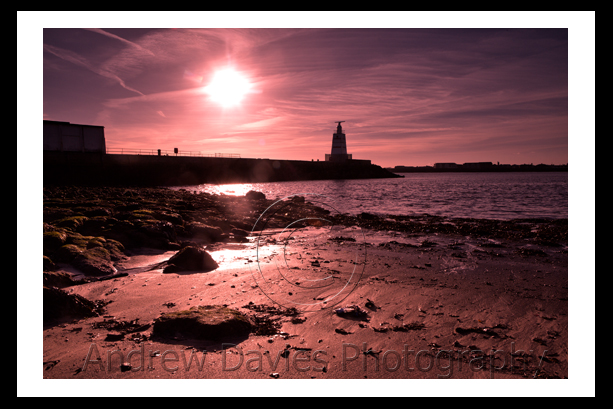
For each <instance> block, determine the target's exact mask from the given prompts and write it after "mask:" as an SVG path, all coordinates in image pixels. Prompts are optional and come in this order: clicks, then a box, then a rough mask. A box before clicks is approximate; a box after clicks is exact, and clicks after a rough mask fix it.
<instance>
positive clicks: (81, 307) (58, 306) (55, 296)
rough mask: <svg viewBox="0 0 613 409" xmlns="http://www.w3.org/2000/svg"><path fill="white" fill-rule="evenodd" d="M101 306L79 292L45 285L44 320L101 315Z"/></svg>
mask: <svg viewBox="0 0 613 409" xmlns="http://www.w3.org/2000/svg"><path fill="white" fill-rule="evenodd" d="M100 312H101V308H100V307H99V306H98V305H97V304H96V303H94V302H93V301H90V300H88V299H87V298H84V297H82V296H80V295H78V294H68V293H67V292H66V291H64V290H60V289H59V288H56V287H47V286H43V321H44V322H50V321H54V320H62V319H68V318H72V319H74V318H77V319H81V318H87V317H96V316H98V315H100Z"/></svg>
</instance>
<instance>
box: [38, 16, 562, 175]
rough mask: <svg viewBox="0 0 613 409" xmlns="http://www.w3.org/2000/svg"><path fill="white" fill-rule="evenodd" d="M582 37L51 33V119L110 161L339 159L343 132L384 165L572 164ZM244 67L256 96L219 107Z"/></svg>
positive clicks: (46, 50)
mask: <svg viewBox="0 0 613 409" xmlns="http://www.w3.org/2000/svg"><path fill="white" fill-rule="evenodd" d="M568 48H569V43H568V30H567V29H566V28H561V29H531V28H527V29H378V28H373V29H366V28H363V29H336V28H332V29H328V28H312V29H311V28H307V29H300V28H289V29H274V28H273V29H266V28H255V29H188V28H178V29H143V28H136V29H127V28H126V29H124V28H121V29H117V28H101V29H80V28H49V29H44V30H43V47H42V50H43V119H50V120H58V121H68V122H72V123H81V124H92V125H102V126H104V127H105V134H106V140H107V148H124V149H149V150H153V149H162V150H172V149H173V148H175V147H176V148H179V150H181V151H199V152H202V153H238V154H240V155H241V157H245V158H271V159H273V158H274V159H296V160H311V159H315V160H317V159H319V160H323V159H324V155H325V154H326V153H329V152H330V147H331V140H332V134H333V133H334V130H335V127H336V124H335V123H334V122H335V121H341V120H342V121H346V122H345V123H344V124H343V127H344V129H345V130H346V134H347V145H348V152H349V153H352V154H353V157H354V158H356V159H370V160H371V161H372V162H373V163H375V164H378V165H381V166H386V167H387V166H396V165H407V166H423V165H432V164H434V163H435V162H456V163H464V162H476V161H488V162H489V161H491V162H494V163H496V162H500V163H510V164H522V163H534V164H538V163H546V164H565V163H567V162H568V149H569V146H568V137H569V133H568V119H569V115H568V95H569V93H568V80H569V79H568V76H569V70H568V52H569V49H568ZM226 67H232V68H233V69H234V70H236V71H237V72H238V73H240V74H241V75H242V76H243V77H244V78H245V79H246V80H247V81H248V82H249V83H250V85H251V88H250V91H249V92H248V93H247V94H245V96H244V97H243V99H242V101H241V102H240V104H238V105H236V106H233V107H223V106H222V105H221V104H219V103H218V102H216V101H214V100H212V98H211V96H210V95H209V94H207V93H206V92H205V89H206V88H205V87H207V86H208V85H209V84H210V81H211V80H212V78H213V76H214V74H215V73H216V72H217V71H219V70H221V69H223V68H226Z"/></svg>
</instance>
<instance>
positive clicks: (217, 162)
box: [43, 151, 400, 186]
mask: <svg viewBox="0 0 613 409" xmlns="http://www.w3.org/2000/svg"><path fill="white" fill-rule="evenodd" d="M390 177H400V176H398V175H396V174H394V173H392V172H390V171H388V170H385V169H383V168H382V167H380V166H377V165H372V164H370V163H369V162H368V161H349V162H345V163H334V162H312V161H294V160H274V159H244V158H215V157H182V156H154V155H111V154H104V153H84V152H54V151H44V152H43V183H44V184H45V185H69V184H70V185H82V186H180V185H195V184H200V183H263V182H279V181H296V180H324V179H372V178H390Z"/></svg>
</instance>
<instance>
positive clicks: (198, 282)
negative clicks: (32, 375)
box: [42, 192, 568, 379]
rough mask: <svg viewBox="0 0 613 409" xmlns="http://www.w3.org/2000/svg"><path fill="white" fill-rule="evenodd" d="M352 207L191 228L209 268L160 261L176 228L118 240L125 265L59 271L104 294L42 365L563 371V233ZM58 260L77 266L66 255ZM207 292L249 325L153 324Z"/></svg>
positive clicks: (377, 374)
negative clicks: (203, 230) (329, 221)
mask: <svg viewBox="0 0 613 409" xmlns="http://www.w3.org/2000/svg"><path fill="white" fill-rule="evenodd" d="M177 194H179V193H177ZM181 194H183V195H186V194H187V193H185V192H183V193H181ZM51 196H52V195H51V194H49V195H48V197H51ZM207 200H213V199H212V198H208V199H207ZM232 200H234V201H235V202H234V203H235V204H236V203H238V202H237V201H240V200H246V199H245V198H239V199H232ZM240 203H243V202H240ZM268 204H269V203H268V202H266V203H262V204H261V205H260V207H259V209H261V208H265V207H266V206H267V205H268ZM303 207H304V206H303ZM254 208H255V206H254ZM251 210H253V209H251ZM251 210H250V211H251ZM115 212H116V211H115ZM51 213H53V212H52V211H51V210H49V211H48V214H51ZM116 213H117V212H116ZM247 213H249V211H247ZM247 213H245V214H247ZM252 213H253V212H252ZM255 215H257V212H256V213H254V215H253V216H252V217H255ZM286 215H287V214H286ZM64 216H65V215H64ZM291 216H292V215H291V214H290V215H289V216H288V217H291ZM54 217H55V216H54ZM115 217H118V216H117V214H115ZM212 217H213V216H211V217H210V218H212ZM49 219H51V218H49ZM341 219H343V218H341ZM341 219H337V220H341ZM345 219H346V218H345ZM242 220H243V222H244V223H246V221H245V219H242ZM361 220H362V223H361V226H358V227H356V226H355V225H353V226H351V225H350V223H346V224H345V225H344V226H339V225H337V226H336V227H334V228H331V227H330V226H318V225H316V224H314V225H311V226H306V227H303V228H300V229H295V230H292V232H291V234H289V233H288V230H287V229H286V230H283V229H282V228H280V227H281V226H280V225H279V226H272V227H271V229H265V230H262V231H256V232H253V231H252V232H249V234H248V236H247V237H246V238H243V236H241V237H240V240H237V238H238V236H237V235H235V236H232V235H229V236H227V237H226V238H225V239H223V240H219V241H215V242H210V241H209V242H207V243H204V242H202V241H200V242H197V243H196V245H198V246H201V247H202V248H204V249H205V250H206V251H207V252H208V253H209V254H210V255H211V256H212V258H213V259H214V260H215V262H216V263H217V264H218V268H216V269H214V270H212V271H208V272H202V271H180V272H174V273H173V272H164V266H165V262H167V261H168V260H169V259H170V257H172V256H173V255H174V254H176V253H177V252H178V251H179V250H180V248H181V245H180V243H179V242H180V240H177V244H178V245H177V246H167V247H170V248H149V247H138V248H136V247H135V248H134V249H132V250H130V251H128V250H125V252H124V253H125V256H124V257H120V258H118V259H117V260H116V261H115V262H114V266H115V269H116V272H117V273H126V274H120V275H118V276H115V278H111V279H106V280H99V281H96V280H94V281H91V282H85V283H80V284H72V285H66V286H62V291H65V292H66V293H67V294H70V295H79V296H82V297H84V298H85V299H87V300H92V301H96V302H97V303H98V304H99V305H101V306H103V309H102V312H101V313H100V314H99V315H97V316H92V317H88V318H80V319H69V318H66V319H61V320H54V321H52V322H45V325H44V328H43V374H42V375H43V378H44V379H124V378H131V379H132V378H136V379H157V378H159V379H364V378H367V379H373V378H376V379H449V378H451V379H490V378H494V379H515V378H519V379H524V378H527V379H533V378H539V379H540V378H567V377H568V315H567V313H568V251H567V243H566V242H565V239H566V237H565V235H564V234H563V235H561V236H560V234H553V235H550V236H548V237H546V239H547V240H545V239H544V237H543V235H542V234H541V235H539V234H536V235H534V234H532V235H530V234H523V235H521V234H515V235H514V234H506V235H504V237H501V236H500V234H497V233H496V232H491V234H487V233H483V234H480V235H478V234H465V231H464V230H460V229H459V227H458V228H457V229H456V230H455V231H452V230H450V229H449V226H447V227H446V229H445V231H443V230H442V229H437V228H431V229H425V230H424V229H422V230H423V231H418V230H419V229H414V228H411V229H408V228H407V229H404V231H403V229H396V230H390V229H387V228H380V229H377V228H373V227H374V224H373V220H372V218H371V217H370V216H368V215H364V217H363V218H362V219H361ZM345 221H346V220H345ZM379 221H380V222H383V221H382V220H379ZM387 222H389V223H391V222H392V221H391V220H389V219H388V220H387ZM394 222H396V223H400V222H402V221H401V220H395V221H394ZM422 222H423V221H422ZM471 222H472V223H475V221H471ZM48 223H52V221H49V222H48ZM176 223H178V222H176ZM181 223H183V224H184V225H185V223H186V217H185V215H183V220H182V221H181ZM404 223H405V224H404V225H406V223H407V221H406V220H405V221H404ZM437 223H438V225H440V226H443V225H449V224H451V225H455V226H456V227H457V226H459V224H460V222H459V221H449V220H442V221H441V220H439V221H437ZM531 223H532V224H531ZM380 224H381V223H380ZM520 225H528V228H527V230H526V231H528V232H532V233H534V232H535V231H537V233H538V232H541V233H542V232H543V231H545V228H551V226H550V224H548V222H546V221H540V222H529V221H523V222H517V223H516V224H515V226H520ZM366 226H370V227H366ZM431 226H434V224H431ZM387 227H389V226H387ZM231 228H234V229H236V228H237V227H236V223H234V225H233V226H227V228H226V229H225V230H226V231H229V229H231ZM539 229H540V230H539ZM245 230H246V229H245ZM409 230H410V231H409ZM290 236H291V237H290ZM552 237H553V238H554V239H555V238H557V239H559V238H560V237H562V239H561V240H555V242H554V241H552V240H553V239H552ZM179 239H180V237H179ZM90 241H91V240H90ZM106 244H108V243H106ZM192 244H193V243H192ZM54 271H55V273H58V271H59V272H62V271H72V272H74V270H71V269H70V268H68V267H67V266H66V265H65V264H62V263H58V264H57V265H56V266H55V269H54ZM205 305H206V306H208V305H215V306H225V307H227V308H230V309H233V310H236V311H238V312H240V313H241V314H242V315H243V316H244V317H246V318H247V319H248V320H250V321H251V322H252V323H259V324H258V325H255V326H254V327H253V328H256V329H257V330H254V331H251V332H250V333H249V334H246V335H245V334H243V335H236V336H228V337H226V338H224V339H217V340H211V339H196V338H193V337H189V336H183V335H181V334H177V335H176V336H174V337H171V338H168V337H166V338H164V337H160V336H156V334H154V329H155V322H156V320H157V319H159V318H160V317H161V316H164V315H167V314H171V313H173V312H178V311H184V310H188V309H190V308H192V307H198V306H205ZM258 331H259V333H258Z"/></svg>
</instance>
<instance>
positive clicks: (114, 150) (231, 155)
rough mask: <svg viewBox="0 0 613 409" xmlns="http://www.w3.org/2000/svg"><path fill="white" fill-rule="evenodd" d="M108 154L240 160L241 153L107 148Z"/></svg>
mask: <svg viewBox="0 0 613 409" xmlns="http://www.w3.org/2000/svg"><path fill="white" fill-rule="evenodd" d="M106 153H108V154H112V155H154V156H200V157H208V158H240V157H241V155H240V153H202V152H196V151H180V150H178V151H169V150H161V149H124V148H107V149H106Z"/></svg>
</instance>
